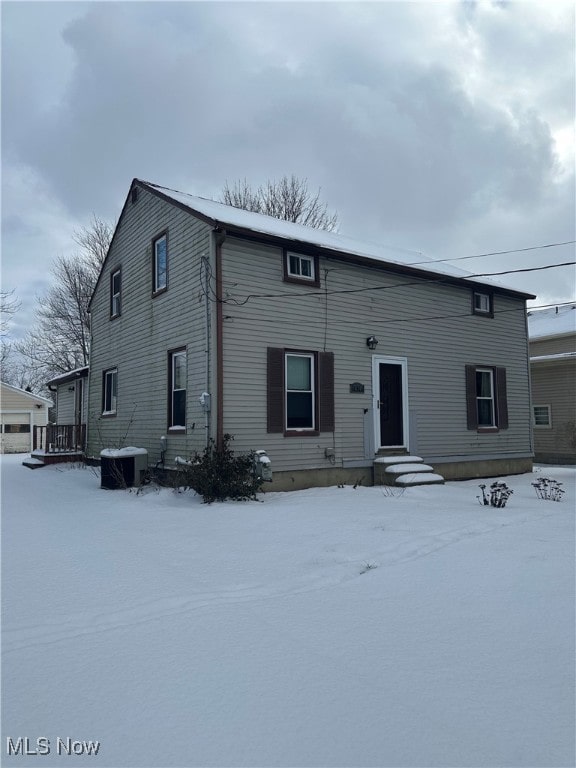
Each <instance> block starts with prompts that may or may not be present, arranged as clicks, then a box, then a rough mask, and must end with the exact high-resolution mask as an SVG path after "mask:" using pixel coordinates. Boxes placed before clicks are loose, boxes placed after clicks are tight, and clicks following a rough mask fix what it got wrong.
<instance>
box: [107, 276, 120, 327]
mask: <svg viewBox="0 0 576 768" xmlns="http://www.w3.org/2000/svg"><path fill="white" fill-rule="evenodd" d="M121 298H122V276H121V272H120V269H115V270H114V272H112V274H111V275H110V317H111V318H114V317H118V315H119V314H120V311H121Z"/></svg>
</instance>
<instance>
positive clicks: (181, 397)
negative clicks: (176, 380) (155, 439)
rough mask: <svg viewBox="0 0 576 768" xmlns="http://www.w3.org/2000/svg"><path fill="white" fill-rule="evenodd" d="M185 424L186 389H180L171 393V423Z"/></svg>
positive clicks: (176, 425)
mask: <svg viewBox="0 0 576 768" xmlns="http://www.w3.org/2000/svg"><path fill="white" fill-rule="evenodd" d="M171 426H173V427H185V426H186V390H185V389H180V390H178V391H177V392H173V394H172V425H171Z"/></svg>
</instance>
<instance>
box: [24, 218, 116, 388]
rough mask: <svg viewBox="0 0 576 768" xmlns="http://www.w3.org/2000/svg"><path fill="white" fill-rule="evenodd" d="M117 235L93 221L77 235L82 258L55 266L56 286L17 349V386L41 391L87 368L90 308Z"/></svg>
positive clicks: (42, 299)
mask: <svg viewBox="0 0 576 768" xmlns="http://www.w3.org/2000/svg"><path fill="white" fill-rule="evenodd" d="M112 234H113V227H112V226H111V225H109V224H107V223H106V222H104V221H102V219H99V218H98V217H97V216H93V217H92V223H91V224H90V225H89V226H88V227H83V228H82V229H80V230H77V231H76V232H75V233H74V241H75V242H76V243H77V244H78V245H79V246H80V249H81V250H80V252H79V253H78V254H76V255H74V256H69V257H64V256H60V257H59V258H57V259H56V260H55V261H54V263H53V265H52V270H51V271H52V278H53V282H52V285H51V286H50V288H48V290H47V291H46V293H45V294H44V295H43V296H42V297H40V298H39V300H38V306H37V309H36V320H35V324H34V327H33V328H32V329H31V330H30V331H29V332H28V333H27V335H26V336H25V337H24V339H22V340H20V341H18V342H16V343H15V344H14V345H13V347H14V351H15V352H16V353H17V355H18V361H17V362H16V363H13V364H12V365H11V371H10V376H11V378H12V379H14V378H16V379H17V380H18V383H17V386H22V385H23V384H24V383H25V384H26V385H30V386H32V388H33V389H35V390H38V388H39V387H42V385H43V384H44V383H45V382H46V381H48V380H50V379H51V378H53V377H54V376H57V375H58V374H60V373H66V371H70V370H73V369H75V368H80V367H83V366H85V365H88V359H89V355H90V316H89V313H88V304H89V302H90V298H91V296H92V293H93V291H94V287H95V285H96V281H97V279H98V275H99V274H100V269H101V267H102V264H103V262H104V259H105V257H106V254H107V252H108V247H109V245H110V241H111V239H112ZM12 383H16V382H12ZM23 388H24V387H23Z"/></svg>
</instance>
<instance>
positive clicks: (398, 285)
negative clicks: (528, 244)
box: [223, 261, 576, 306]
mask: <svg viewBox="0 0 576 768" xmlns="http://www.w3.org/2000/svg"><path fill="white" fill-rule="evenodd" d="M575 264H576V261H565V262H562V263H560V264H549V265H547V266H544V267H527V268H525V269H508V270H503V271H502V272H485V273H481V274H473V275H458V276H457V277H458V278H459V279H460V280H471V279H474V278H477V277H492V276H496V275H509V274H514V273H517V272H538V271H541V270H546V269H555V268H557V267H567V266H573V265H575ZM452 279H453V277H452V278H451V276H449V275H446V277H441V278H437V279H435V280H430V279H426V278H424V277H422V278H420V279H419V280H412V281H410V282H406V283H396V284H395V285H376V286H369V287H365V288H342V289H340V290H331V291H328V292H326V291H322V290H321V291H302V292H296V293H293V292H290V293H288V292H284V293H249V294H246V295H243V296H242V294H240V295H241V296H242V298H236V297H233V296H229V297H228V298H226V299H223V303H225V304H236V305H238V306H242V305H244V304H247V303H248V302H249V301H250V300H251V299H283V298H300V297H306V296H333V295H336V294H348V293H365V292H366V291H386V290H391V289H393V288H405V287H409V286H412V285H422V284H423V283H425V284H426V285H432V284H438V283H448V282H451V280H452ZM499 287H502V286H498V285H495V286H494V288H495V289H496V290H497V289H498V288H499Z"/></svg>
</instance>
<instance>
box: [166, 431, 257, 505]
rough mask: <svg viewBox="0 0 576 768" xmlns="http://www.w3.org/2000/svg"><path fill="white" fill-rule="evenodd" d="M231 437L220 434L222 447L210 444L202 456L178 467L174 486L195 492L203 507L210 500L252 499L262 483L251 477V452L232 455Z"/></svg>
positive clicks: (252, 464) (252, 456)
mask: <svg viewBox="0 0 576 768" xmlns="http://www.w3.org/2000/svg"><path fill="white" fill-rule="evenodd" d="M233 439H234V438H233V437H232V435H224V439H223V442H222V447H221V448H218V447H217V446H216V444H215V443H214V442H213V441H211V442H210V444H209V445H208V446H206V448H205V449H204V450H203V452H202V453H196V454H194V456H193V457H192V458H191V459H190V460H189V461H188V462H186V463H182V464H179V465H178V470H177V484H178V485H179V486H183V487H185V488H191V489H192V490H194V491H196V493H198V494H199V495H200V496H202V500H203V501H204V503H205V504H210V503H211V502H213V501H226V500H227V499H233V500H234V501H246V500H248V499H256V494H257V493H258V491H259V490H260V489H261V486H262V480H261V479H260V478H257V477H256V476H255V474H254V465H255V462H254V458H255V454H254V452H252V453H248V454H243V455H239V456H235V455H234V452H233V451H232V449H231V448H230V441H231V440H233Z"/></svg>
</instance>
